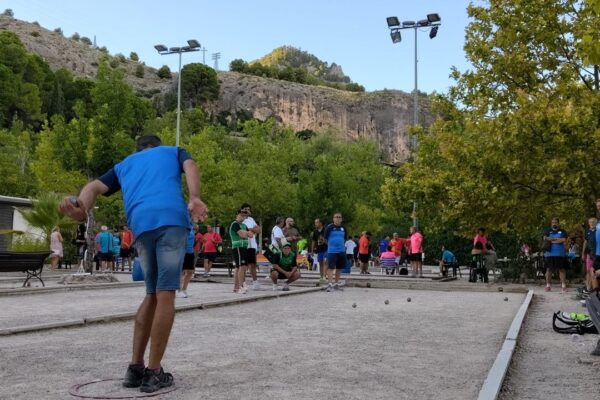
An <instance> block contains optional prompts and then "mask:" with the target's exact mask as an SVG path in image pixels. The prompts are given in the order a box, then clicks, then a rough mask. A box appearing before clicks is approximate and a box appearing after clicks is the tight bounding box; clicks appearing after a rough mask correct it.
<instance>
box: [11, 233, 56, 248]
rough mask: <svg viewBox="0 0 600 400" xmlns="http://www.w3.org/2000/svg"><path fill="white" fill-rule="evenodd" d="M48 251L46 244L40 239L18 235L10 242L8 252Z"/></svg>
mask: <svg viewBox="0 0 600 400" xmlns="http://www.w3.org/2000/svg"><path fill="white" fill-rule="evenodd" d="M45 250H48V244H47V243H46V241H45V240H44V239H42V238H32V237H30V236H27V235H26V234H25V235H19V236H16V237H14V238H13V240H12V242H10V251H22V252H27V251H45Z"/></svg>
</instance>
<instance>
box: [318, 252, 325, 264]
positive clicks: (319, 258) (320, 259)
mask: <svg viewBox="0 0 600 400" xmlns="http://www.w3.org/2000/svg"><path fill="white" fill-rule="evenodd" d="M326 259H327V252H326V251H324V252H322V253H317V261H318V262H323V261H325V260H326Z"/></svg>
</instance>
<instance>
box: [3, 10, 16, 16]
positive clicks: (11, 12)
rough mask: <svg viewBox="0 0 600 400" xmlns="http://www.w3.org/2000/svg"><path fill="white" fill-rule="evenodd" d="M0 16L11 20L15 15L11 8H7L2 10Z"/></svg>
mask: <svg viewBox="0 0 600 400" xmlns="http://www.w3.org/2000/svg"><path fill="white" fill-rule="evenodd" d="M2 15H5V16H7V17H11V18H13V17H14V16H15V13H14V12H13V10H12V9H11V8H7V9H5V10H4V12H3V13H2Z"/></svg>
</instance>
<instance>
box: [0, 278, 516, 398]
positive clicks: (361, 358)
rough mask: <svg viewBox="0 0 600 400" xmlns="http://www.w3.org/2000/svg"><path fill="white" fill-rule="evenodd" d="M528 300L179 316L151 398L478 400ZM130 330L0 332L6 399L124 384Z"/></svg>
mask: <svg viewBox="0 0 600 400" xmlns="http://www.w3.org/2000/svg"><path fill="white" fill-rule="evenodd" d="M218 286H221V285H218ZM110 290H112V289H110ZM110 290H99V291H97V292H103V293H105V294H106V293H107V292H109V291H110ZM122 290H129V289H122ZM64 295H65V294H64V293H62V294H55V295H54V296H56V297H62V296H64ZM40 296H44V295H40ZM19 297H20V296H19ZM35 297H36V296H30V297H29V298H31V299H33V298H35ZM407 297H411V299H412V301H411V302H410V303H409V302H407V301H406V299H407ZM504 297H508V299H509V301H504V300H503V299H504ZM524 297H525V296H524V294H520V293H493V292H492V293H489V292H488V293H467V292H433V291H416V290H403V289H395V290H388V289H364V288H347V289H346V290H345V291H344V292H343V293H325V292H316V293H308V294H302V295H297V296H290V297H283V298H278V299H272V300H265V301H258V302H251V303H246V304H240V305H234V306H228V307H219V308H213V309H208V310H197V311H190V312H184V313H179V314H178V315H177V317H176V322H175V327H174V330H173V333H172V336H171V341H170V343H169V348H168V350H167V354H166V357H165V359H164V362H163V365H164V366H165V369H166V370H168V371H171V372H173V374H174V376H175V383H176V390H175V391H174V392H172V393H170V394H165V395H162V396H158V397H154V398H164V399H198V398H210V399H232V398H238V399H292V398H293V399H316V398H332V399H366V398H372V399H431V398H444V399H461V400H462V399H475V398H477V394H478V392H479V389H480V387H481V385H482V383H483V381H484V379H485V377H486V374H487V372H488V370H489V368H490V367H491V365H492V363H493V361H494V359H495V357H496V354H497V352H498V350H499V348H500V346H501V343H502V341H503V339H504V336H505V335H506V332H507V330H508V327H509V325H510V323H511V321H512V319H513V317H514V315H515V313H516V311H517V309H518V307H519V306H520V304H521V302H522V301H523V299H524ZM5 300H7V298H3V299H2V302H4V301H5ZM385 300H389V305H386V304H384V301H385ZM134 303H137V299H136V300H135V301H134ZM353 303H356V304H357V307H356V308H353V307H352V304H353ZM482 326H484V327H485V328H482ZM131 332H132V322H131V321H124V322H115V323H107V324H97V325H91V326H87V327H82V328H70V329H58V330H49V331H43V332H36V333H29V334H19V335H12V336H4V337H0V353H1V354H0V357H1V359H2V360H3V370H5V371H12V373H10V374H3V375H4V381H3V385H2V387H0V398H12V399H17V398H18V399H33V398H44V399H64V398H70V396H69V394H68V390H69V388H70V387H71V386H73V385H75V384H80V383H85V382H90V381H93V380H94V379H108V378H121V377H122V375H123V373H124V370H125V368H126V364H127V362H128V361H129V356H130V347H131ZM32 377H35V379H32ZM86 390H87V392H86V393H88V394H90V393H93V394H95V395H99V394H100V395H102V394H107V393H113V394H115V393H118V394H120V395H123V394H132V395H137V394H138V393H139V392H137V391H136V390H135V389H128V390H126V391H123V390H121V389H119V382H118V381H113V382H112V383H102V384H97V385H90V386H88V387H86Z"/></svg>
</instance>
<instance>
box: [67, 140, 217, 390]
mask: <svg viewBox="0 0 600 400" xmlns="http://www.w3.org/2000/svg"><path fill="white" fill-rule="evenodd" d="M136 148H137V152H136V153H134V154H131V155H129V156H128V157H127V158H125V159H124V160H123V161H121V162H120V163H118V164H117V165H115V166H114V167H113V168H112V169H111V170H110V171H108V172H107V173H105V174H104V175H102V176H101V177H100V178H99V179H96V180H94V181H92V182H90V183H88V184H87V185H86V186H85V187H84V188H83V189H82V190H81V193H79V196H78V197H75V196H69V197H65V198H64V199H63V200H62V202H61V204H60V211H61V212H62V213H63V214H66V215H68V216H70V217H71V218H74V219H76V220H78V221H83V220H84V219H85V218H86V216H87V212H88V211H89V210H90V209H91V208H92V207H93V206H94V202H95V201H96V198H97V197H98V196H99V195H105V196H108V195H111V194H113V193H115V192H117V191H119V190H121V191H122V193H123V206H124V209H125V215H126V216H127V225H128V226H129V227H131V230H132V231H133V235H134V237H135V238H136V249H137V251H138V254H139V257H140V261H141V265H142V268H143V270H144V281H145V284H146V297H145V298H144V301H143V302H142V304H141V306H140V307H139V309H138V312H137V315H136V318H135V324H134V333H133V354H132V357H131V363H130V365H129V367H128V368H127V372H126V374H125V379H124V380H123V386H125V387H140V391H142V392H146V393H151V392H155V391H157V390H159V389H161V388H163V387H167V386H171V385H172V384H173V375H171V374H169V373H166V372H164V371H163V369H162V367H161V364H160V363H161V360H162V358H163V355H164V353H165V350H166V347H167V342H168V339H169V334H170V333H171V328H172V327H173V320H174V318H175V291H176V290H177V289H179V278H180V275H181V265H182V263H183V258H184V254H185V245H186V238H187V235H188V229H189V227H190V214H191V217H192V219H193V220H194V221H197V220H200V221H202V220H204V219H205V218H206V216H207V212H208V209H207V208H206V205H205V204H204V203H203V202H202V200H200V175H199V173H198V168H197V167H196V163H195V162H194V160H192V159H191V157H190V155H189V154H188V153H187V152H186V151H185V150H182V149H180V148H179V147H172V146H162V145H161V141H160V139H159V138H158V137H157V136H143V137H141V138H139V139H138V140H137V143H136ZM182 172H183V173H185V178H186V183H187V188H188V192H189V201H188V204H187V206H186V203H185V200H184V197H183V190H182V188H181V173H182ZM148 341H150V354H149V358H148V364H147V365H144V352H145V350H146V347H147V344H148Z"/></svg>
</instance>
